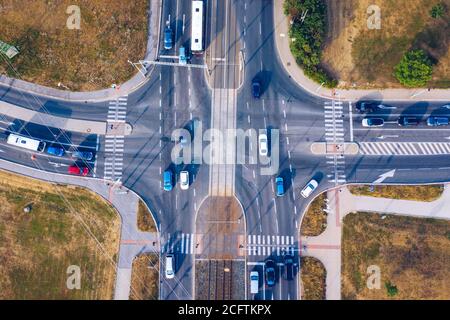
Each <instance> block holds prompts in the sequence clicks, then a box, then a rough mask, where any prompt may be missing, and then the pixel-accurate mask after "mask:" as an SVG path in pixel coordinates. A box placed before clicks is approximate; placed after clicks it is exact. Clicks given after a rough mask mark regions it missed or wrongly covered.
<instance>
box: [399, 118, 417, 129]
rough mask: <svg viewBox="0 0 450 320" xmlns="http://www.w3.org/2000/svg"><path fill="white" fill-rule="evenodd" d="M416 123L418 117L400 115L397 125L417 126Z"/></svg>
mask: <svg viewBox="0 0 450 320" xmlns="http://www.w3.org/2000/svg"><path fill="white" fill-rule="evenodd" d="M418 124H419V119H417V118H416V117H408V116H402V117H400V118H398V125H399V126H402V127H409V126H417V125H418Z"/></svg>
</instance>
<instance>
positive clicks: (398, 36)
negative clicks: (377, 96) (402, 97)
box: [322, 0, 450, 88]
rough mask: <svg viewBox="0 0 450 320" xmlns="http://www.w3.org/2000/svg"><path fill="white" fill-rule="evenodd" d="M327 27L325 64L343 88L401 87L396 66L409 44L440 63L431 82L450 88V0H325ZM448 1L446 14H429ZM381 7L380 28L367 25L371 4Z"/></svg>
mask: <svg viewBox="0 0 450 320" xmlns="http://www.w3.org/2000/svg"><path fill="white" fill-rule="evenodd" d="M326 3H327V6H328V22H329V32H328V38H327V42H326V45H325V48H324V54H323V59H322V61H323V64H324V65H325V66H326V68H327V69H328V70H330V72H331V73H332V74H334V75H335V77H336V78H337V79H339V80H340V84H339V86H340V87H343V88H349V87H354V86H355V87H360V88H383V87H401V85H400V84H399V83H398V81H397V80H396V79H395V78H394V76H393V73H394V66H395V65H396V64H397V63H398V62H399V61H400V59H401V57H402V56H403V54H404V53H405V52H406V51H408V50H409V49H411V48H421V49H424V50H425V51H426V52H427V53H428V55H429V56H430V57H432V58H433V60H434V62H435V63H436V64H435V66H434V68H433V70H434V71H433V79H432V81H431V82H430V83H429V84H428V86H429V87H446V88H448V87H450V47H449V43H450V37H449V34H450V0H395V1H392V0H339V1H336V0H326ZM438 3H444V4H445V5H446V6H447V14H446V16H445V17H442V18H440V19H433V18H431V16H430V14H429V12H430V10H431V8H432V7H433V6H434V5H436V4H438ZM369 5H377V6H379V7H380V9H381V29H372V30H371V29H369V28H368V27H367V18H368V17H369V14H368V13H367V8H368V7H369Z"/></svg>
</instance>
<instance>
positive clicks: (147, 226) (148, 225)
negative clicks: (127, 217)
mask: <svg viewBox="0 0 450 320" xmlns="http://www.w3.org/2000/svg"><path fill="white" fill-rule="evenodd" d="M137 219H138V221H137V226H138V229H139V230H140V231H143V232H156V231H157V230H156V225H155V221H154V220H153V218H152V215H151V213H150V212H149V211H148V209H147V206H146V205H145V204H144V203H143V202H142V201H139V206H138V218H137Z"/></svg>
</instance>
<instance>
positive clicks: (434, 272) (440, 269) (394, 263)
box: [342, 212, 450, 300]
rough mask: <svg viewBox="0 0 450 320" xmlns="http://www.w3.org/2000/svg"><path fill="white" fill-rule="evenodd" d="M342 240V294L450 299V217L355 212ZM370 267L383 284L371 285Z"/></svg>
mask: <svg viewBox="0 0 450 320" xmlns="http://www.w3.org/2000/svg"><path fill="white" fill-rule="evenodd" d="M342 239H343V240H342V297H343V299H412V300H421V299H446V300H448V299H449V298H450V290H449V288H450V269H449V268H448V264H449V261H450V221H445V220H437V219H422V218H412V217H404V216H392V215H386V216H385V218H384V219H383V218H382V216H381V215H380V214H375V213H361V212H360V213H351V214H349V215H347V216H346V217H345V218H344V224H343V235H342ZM370 266H377V267H378V268H379V270H380V275H381V276H380V288H379V289H376V288H375V289H369V288H368V286H367V281H368V280H369V275H370V274H369V273H368V268H369V267H370Z"/></svg>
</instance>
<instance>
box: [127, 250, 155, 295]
mask: <svg viewBox="0 0 450 320" xmlns="http://www.w3.org/2000/svg"><path fill="white" fill-rule="evenodd" d="M158 284H159V258H158V255H156V254H143V255H140V256H138V257H136V258H135V259H134V261H133V266H132V272H131V292H130V300H157V299H158V292H159V290H158V288H159V286H158Z"/></svg>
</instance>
